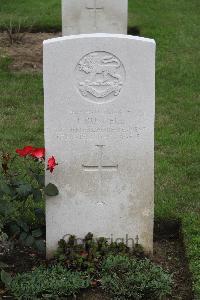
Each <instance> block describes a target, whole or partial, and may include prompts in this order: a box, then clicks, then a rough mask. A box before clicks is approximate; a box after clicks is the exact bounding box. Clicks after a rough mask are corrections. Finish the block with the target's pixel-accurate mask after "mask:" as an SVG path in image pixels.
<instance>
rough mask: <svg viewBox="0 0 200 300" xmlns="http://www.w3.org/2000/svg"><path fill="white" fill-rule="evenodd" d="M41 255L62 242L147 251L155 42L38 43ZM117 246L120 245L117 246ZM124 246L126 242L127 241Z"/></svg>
mask: <svg viewBox="0 0 200 300" xmlns="http://www.w3.org/2000/svg"><path fill="white" fill-rule="evenodd" d="M44 93H45V146H46V149H47V156H51V155H55V157H56V159H57V161H58V163H59V165H58V166H57V167H56V169H55V171H54V173H52V174H50V172H49V171H46V183H48V182H52V183H54V184H56V185H57V186H58V189H59V191H60V194H59V195H58V196H56V197H52V198H48V199H47V201H46V222H47V256H48V257H50V256H51V255H52V253H53V251H54V250H55V249H56V247H57V242H58V240H60V239H61V238H63V237H64V236H65V235H68V234H75V235H76V236H77V237H78V238H83V237H84V236H85V235H86V234H87V233H88V232H92V233H94V235H95V237H101V236H103V237H106V238H112V239H113V240H116V239H124V242H126V239H133V240H134V241H136V240H137V236H138V238H139V243H140V244H142V245H143V246H144V248H145V250H146V251H147V252H151V251H152V249H153V207H154V106H155V103H154V102H155V42H154V40H150V39H145V38H139V37H133V36H127V35H113V34H88V35H79V36H69V37H62V38H56V39H52V40H47V41H45V42H44ZM118 241H119V240H118ZM128 244H129V246H130V245H131V240H129V243H128Z"/></svg>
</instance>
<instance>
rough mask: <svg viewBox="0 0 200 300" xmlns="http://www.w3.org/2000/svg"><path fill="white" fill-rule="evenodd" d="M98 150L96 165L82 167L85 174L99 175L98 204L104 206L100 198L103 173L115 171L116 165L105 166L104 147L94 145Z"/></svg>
mask: <svg viewBox="0 0 200 300" xmlns="http://www.w3.org/2000/svg"><path fill="white" fill-rule="evenodd" d="M96 147H97V148H98V163H97V164H96V165H82V167H83V170H84V171H85V172H98V175H99V188H98V195H97V197H98V202H97V203H98V204H100V205H104V204H105V203H104V201H103V197H102V188H103V172H104V171H107V172H109V171H117V170H118V165H105V164H103V147H105V145H96Z"/></svg>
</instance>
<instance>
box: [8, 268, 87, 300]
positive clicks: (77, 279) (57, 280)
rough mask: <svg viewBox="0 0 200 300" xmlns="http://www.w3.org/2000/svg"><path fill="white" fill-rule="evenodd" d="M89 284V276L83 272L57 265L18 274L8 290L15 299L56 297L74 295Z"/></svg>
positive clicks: (33, 299) (34, 299)
mask: <svg viewBox="0 0 200 300" xmlns="http://www.w3.org/2000/svg"><path fill="white" fill-rule="evenodd" d="M89 286H90V278H89V277H88V275H86V274H85V273H82V272H72V271H69V270H67V269H66V268H64V267H62V266H60V265H57V266H54V267H51V268H47V269H45V268H43V267H39V268H37V269H35V270H34V271H32V272H30V273H24V274H18V275H17V276H15V277H14V278H13V280H12V281H11V283H10V290H11V292H12V294H13V295H14V296H15V297H16V298H17V299H29V300H31V299H32V300H36V299H58V297H61V296H63V297H64V296H65V297H66V296H71V295H75V294H77V293H78V292H79V291H80V290H81V289H84V288H87V287H89Z"/></svg>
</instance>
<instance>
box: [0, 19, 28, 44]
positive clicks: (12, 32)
mask: <svg viewBox="0 0 200 300" xmlns="http://www.w3.org/2000/svg"><path fill="white" fill-rule="evenodd" d="M4 27H5V30H6V33H7V36H8V39H9V42H10V44H11V45H13V44H14V43H17V44H20V43H22V42H23V39H24V37H25V35H26V33H27V32H30V31H31V29H32V27H33V26H32V25H31V26H30V25H29V26H28V27H27V26H26V20H24V21H23V22H22V21H21V20H19V21H18V24H13V22H12V20H10V21H9V24H6V25H4ZM25 27H27V28H26V30H25ZM22 28H24V29H23V30H22Z"/></svg>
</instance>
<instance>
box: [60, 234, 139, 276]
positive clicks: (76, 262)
mask: <svg viewBox="0 0 200 300" xmlns="http://www.w3.org/2000/svg"><path fill="white" fill-rule="evenodd" d="M111 254H112V255H117V254H121V255H134V256H137V257H141V256H144V254H143V250H142V248H141V246H140V245H137V246H135V248H134V249H130V248H128V247H127V246H126V245H125V244H123V243H116V242H112V243H110V244H109V243H108V241H107V240H106V239H105V238H98V239H94V237H93V234H92V233H88V234H87V235H86V236H85V238H84V239H83V241H82V242H81V243H80V242H78V240H77V239H76V237H75V236H69V239H68V241H65V240H63V239H62V240H60V241H59V243H58V250H57V252H56V254H55V258H56V260H57V261H58V262H61V263H63V264H64V265H65V266H66V267H67V268H70V269H72V270H79V271H86V272H88V273H89V274H90V275H92V276H93V277H94V278H95V279H98V278H99V273H100V270H101V264H102V261H103V259H105V257H107V256H109V255H111Z"/></svg>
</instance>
